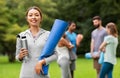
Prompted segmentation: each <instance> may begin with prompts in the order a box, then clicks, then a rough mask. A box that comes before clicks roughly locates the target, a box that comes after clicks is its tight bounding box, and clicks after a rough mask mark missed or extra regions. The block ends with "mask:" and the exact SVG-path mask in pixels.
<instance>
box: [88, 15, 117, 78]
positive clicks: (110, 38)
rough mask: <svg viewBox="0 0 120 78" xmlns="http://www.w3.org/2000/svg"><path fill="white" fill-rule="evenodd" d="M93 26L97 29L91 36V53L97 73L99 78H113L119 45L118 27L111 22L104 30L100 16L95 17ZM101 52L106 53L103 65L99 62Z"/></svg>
mask: <svg viewBox="0 0 120 78" xmlns="http://www.w3.org/2000/svg"><path fill="white" fill-rule="evenodd" d="M93 25H94V26H95V27H96V29H95V30H93V32H92V34H91V47H90V51H91V55H92V58H93V63H94V64H93V65H94V68H95V69H96V72H97V78H112V71H113V67H114V65H115V64H116V49H117V45H118V31H117V28H116V25H115V23H113V22H109V23H108V24H107V25H106V28H104V27H103V26H102V20H101V18H100V16H95V17H93ZM94 52H98V53H97V55H94ZM101 52H104V62H103V64H102V65H101V64H99V62H98V59H99V57H100V53H101ZM101 66H102V67H101Z"/></svg>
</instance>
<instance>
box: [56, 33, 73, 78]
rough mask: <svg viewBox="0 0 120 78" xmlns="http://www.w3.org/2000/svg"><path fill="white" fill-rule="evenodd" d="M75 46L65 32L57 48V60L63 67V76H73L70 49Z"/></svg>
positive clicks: (65, 77)
mask: <svg viewBox="0 0 120 78" xmlns="http://www.w3.org/2000/svg"><path fill="white" fill-rule="evenodd" d="M73 47H74V46H73V45H72V44H71V43H70V42H69V41H68V40H67V39H66V35H65V34H64V35H63V36H62V38H61V39H60V41H59V42H58V45H57V48H56V50H57V53H58V59H57V62H58V64H59V66H60V68H61V76H62V77H61V78H71V73H70V60H69V59H70V57H69V52H70V51H69V50H71V49H72V48H73Z"/></svg>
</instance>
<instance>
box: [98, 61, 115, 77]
mask: <svg viewBox="0 0 120 78" xmlns="http://www.w3.org/2000/svg"><path fill="white" fill-rule="evenodd" d="M113 66H114V65H113V64H111V63H108V62H104V63H103V64H102V67H101V70H100V78H105V76H106V75H107V76H108V77H107V78H112V71H113Z"/></svg>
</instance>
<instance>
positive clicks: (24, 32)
mask: <svg viewBox="0 0 120 78" xmlns="http://www.w3.org/2000/svg"><path fill="white" fill-rule="evenodd" d="M26 33H29V30H28V29H27V30H25V31H22V32H20V33H19V34H18V35H20V36H22V35H25V34H26Z"/></svg>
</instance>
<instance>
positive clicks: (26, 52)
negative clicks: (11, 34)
mask: <svg viewBox="0 0 120 78" xmlns="http://www.w3.org/2000/svg"><path fill="white" fill-rule="evenodd" d="M27 55H28V50H27V49H24V48H21V50H20V54H19V59H20V60H22V59H23V58H24V57H25V56H27Z"/></svg>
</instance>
